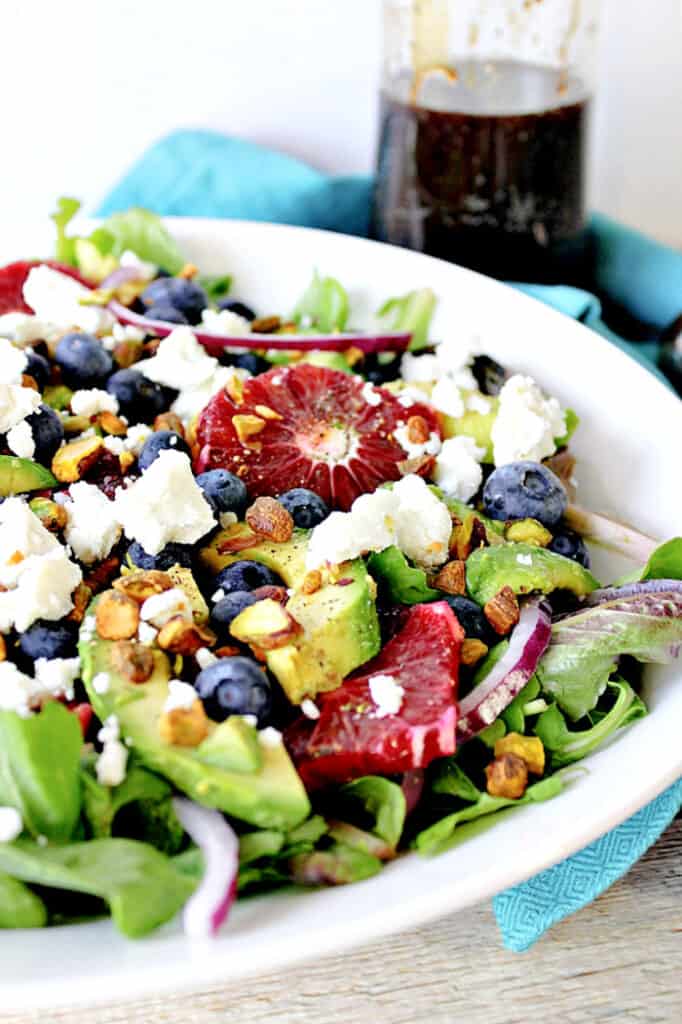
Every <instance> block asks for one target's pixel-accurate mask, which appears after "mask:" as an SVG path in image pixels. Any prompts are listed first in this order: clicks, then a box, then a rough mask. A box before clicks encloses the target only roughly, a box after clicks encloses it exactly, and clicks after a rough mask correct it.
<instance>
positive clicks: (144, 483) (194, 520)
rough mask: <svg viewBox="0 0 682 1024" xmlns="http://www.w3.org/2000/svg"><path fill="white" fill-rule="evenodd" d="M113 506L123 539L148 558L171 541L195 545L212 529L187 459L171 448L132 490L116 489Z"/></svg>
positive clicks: (212, 520)
mask: <svg viewBox="0 0 682 1024" xmlns="http://www.w3.org/2000/svg"><path fill="white" fill-rule="evenodd" d="M114 504H115V506H116V509H115V515H116V517H117V519H118V521H119V522H120V523H121V524H122V526H123V529H124V531H125V534H126V537H128V538H129V539H130V540H136V541H138V543H140V544H141V545H142V547H143V548H144V550H145V551H146V552H148V554H150V555H158V553H159V551H161V550H162V549H163V548H164V547H165V546H166V544H169V543H170V542H171V541H175V542H177V543H178V544H194V542H195V541H197V540H199V538H200V537H203V536H204V535H205V534H206V533H208V532H209V530H212V529H213V527H214V526H215V517H214V515H213V510H212V509H211V506H210V505H209V503H208V502H207V501H206V498H205V497H204V495H203V492H202V490H201V488H200V487H199V485H198V484H197V482H196V480H195V479H194V476H193V475H192V467H191V465H190V461H189V459H188V457H187V456H186V455H185V454H183V453H182V452H178V451H173V450H172V449H166V450H165V451H162V452H160V453H159V455H158V457H157V458H156V459H155V460H154V462H153V463H152V464H151V466H150V467H149V469H147V470H146V472H145V473H143V475H142V476H141V477H140V479H139V480H136V481H135V483H134V484H132V486H131V487H128V488H123V487H119V488H118V489H117V491H116V500H115V502H114Z"/></svg>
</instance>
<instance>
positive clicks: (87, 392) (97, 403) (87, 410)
mask: <svg viewBox="0 0 682 1024" xmlns="http://www.w3.org/2000/svg"><path fill="white" fill-rule="evenodd" d="M71 412H72V413H73V414H74V416H87V417H88V419H89V418H90V417H91V416H96V415H97V413H98V412H113V413H117V412H118V399H117V398H116V396H115V395H110V394H109V392H108V391H102V389H101V388H83V389H82V390H81V391H76V392H74V394H73V396H72V398H71Z"/></svg>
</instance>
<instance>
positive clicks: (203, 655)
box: [194, 647, 220, 670]
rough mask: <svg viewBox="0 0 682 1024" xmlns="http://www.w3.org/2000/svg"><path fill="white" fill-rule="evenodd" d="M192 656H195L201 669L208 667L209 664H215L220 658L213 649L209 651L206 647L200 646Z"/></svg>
mask: <svg viewBox="0 0 682 1024" xmlns="http://www.w3.org/2000/svg"><path fill="white" fill-rule="evenodd" d="M194 657H195V658H196V661H197V665H198V666H199V668H200V669H202V670H203V669H205V668H210V667H211V665H215V664H216V662H218V661H219V660H220V659H219V658H218V657H217V656H216V655H215V654H214V653H213V651H209V649H208V647H200V648H199V650H198V651H197V652H196V654H195V655H194Z"/></svg>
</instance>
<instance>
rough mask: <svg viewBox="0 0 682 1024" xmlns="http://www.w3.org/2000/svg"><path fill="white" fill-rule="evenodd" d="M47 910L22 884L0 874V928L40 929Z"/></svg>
mask: <svg viewBox="0 0 682 1024" xmlns="http://www.w3.org/2000/svg"><path fill="white" fill-rule="evenodd" d="M46 924H47V909H46V907H45V904H44V903H43V901H42V900H41V898H40V896H38V895H36V893H34V892H32V891H31V890H30V889H29V888H28V886H27V885H24V883H23V882H18V881H17V879H16V878H10V876H9V875H5V874H3V873H2V872H0V928H42V927H43V926H44V925H46Z"/></svg>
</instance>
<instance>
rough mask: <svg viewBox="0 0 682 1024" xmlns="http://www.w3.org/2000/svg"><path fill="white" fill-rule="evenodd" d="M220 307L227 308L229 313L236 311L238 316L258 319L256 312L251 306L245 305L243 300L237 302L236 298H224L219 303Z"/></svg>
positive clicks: (246, 318)
mask: <svg viewBox="0 0 682 1024" xmlns="http://www.w3.org/2000/svg"><path fill="white" fill-rule="evenodd" d="M218 309H226V310H227V311H228V312H229V313H236V314H237V316H243V317H244V319H245V320H255V319H256V314H255V313H254V311H253V310H252V309H251V307H250V306H245V305H244V303H243V302H237V301H235V299H222V300H221V301H220V302H219V303H218Z"/></svg>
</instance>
